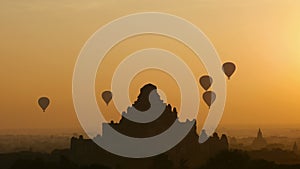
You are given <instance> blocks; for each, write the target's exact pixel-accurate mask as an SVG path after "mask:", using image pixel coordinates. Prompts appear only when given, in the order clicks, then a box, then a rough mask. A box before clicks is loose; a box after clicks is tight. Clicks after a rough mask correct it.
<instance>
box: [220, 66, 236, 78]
mask: <svg viewBox="0 0 300 169" xmlns="http://www.w3.org/2000/svg"><path fill="white" fill-rule="evenodd" d="M235 69H236V66H235V64H234V63H232V62H226V63H224V64H223V71H224V73H225V75H226V76H227V77H228V79H230V77H231V76H232V74H233V73H234V71H235Z"/></svg>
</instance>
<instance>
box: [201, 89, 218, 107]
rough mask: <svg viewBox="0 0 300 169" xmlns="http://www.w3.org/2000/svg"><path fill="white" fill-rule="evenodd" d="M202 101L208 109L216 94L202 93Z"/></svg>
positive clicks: (210, 92) (211, 92)
mask: <svg viewBox="0 0 300 169" xmlns="http://www.w3.org/2000/svg"><path fill="white" fill-rule="evenodd" d="M203 100H204V101H205V103H206V104H207V106H208V107H209V108H210V106H211V105H212V104H213V103H214V102H215V100H216V93H215V92H213V91H207V92H205V93H203Z"/></svg>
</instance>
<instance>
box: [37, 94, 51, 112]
mask: <svg viewBox="0 0 300 169" xmlns="http://www.w3.org/2000/svg"><path fill="white" fill-rule="evenodd" d="M38 103H39V105H40V107H41V108H42V109H43V112H45V110H46V109H47V107H48V106H49V104H50V100H49V99H48V98H47V97H41V98H39V100H38Z"/></svg>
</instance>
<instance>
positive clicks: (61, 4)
mask: <svg viewBox="0 0 300 169" xmlns="http://www.w3.org/2000/svg"><path fill="white" fill-rule="evenodd" d="M146 11H157V12H167V13H171V14H174V15H178V16H180V17H182V18H185V19H187V20H188V21H190V22H192V23H193V24H195V25H196V26H198V27H199V28H200V29H201V30H202V31H203V32H204V33H205V34H206V35H207V36H208V37H209V38H210V40H211V41H212V42H213V44H214V45H215V47H216V49H217V51H218V53H219V55H220V58H221V60H222V61H234V62H235V63H236V64H237V65H238V70H237V72H236V74H235V75H234V77H233V78H232V80H230V81H229V82H228V96H227V97H228V98H227V102H226V108H225V112H224V115H223V119H222V121H221V124H220V126H232V125H237V126H253V127H256V128H258V127H260V126H263V125H272V126H282V125H283V126H296V127H297V126H298V127H300V106H299V103H298V100H299V99H298V98H300V78H299V77H300V20H299V18H300V2H299V1H297V0H289V1H285V0H278V1H270V0H248V1H243V2H241V1H239V0H228V1H226V2H225V1H218V0H190V1H175V0H165V1H160V0H154V1H151V2H150V1H144V0H124V1H121V2H119V1H116V0H101V1H98V0H90V1H85V0H77V1H73V0H60V1H58V0H55V1H50V0H47V1H38V0H28V1H26V2H25V1H21V0H15V1H11V0H0V25H1V26H0V30H1V31H0V66H1V71H0V77H1V88H0V91H1V95H0V103H1V104H0V105H1V106H0V119H1V123H0V129H18V128H79V127H80V125H79V123H78V120H77V117H76V114H75V112H74V108H73V103H72V93H71V92H72V74H73V69H74V65H75V62H76V59H77V56H78V54H79V51H80V49H81V47H82V46H83V44H84V43H85V41H86V40H87V39H88V38H89V37H90V36H91V35H92V34H93V33H94V32H95V31H96V30H97V29H98V28H100V27H101V26H102V25H104V24H106V23H108V22H110V21H112V20H113V19H116V18H118V17H121V16H124V15H127V14H131V13H135V12H146ZM149 47H160V48H163V49H167V50H170V51H172V52H174V53H175V54H177V55H179V56H180V57H181V58H182V59H184V60H185V61H186V62H187V64H188V65H189V66H190V67H191V69H192V70H193V72H194V74H195V76H201V75H202V74H204V73H205V70H204V69H203V67H202V65H201V63H199V62H195V60H194V57H195V56H193V54H192V52H191V51H189V50H188V49H186V48H185V47H184V46H183V45H182V44H180V43H179V42H177V41H175V40H173V39H169V38H165V37H160V36H154V35H145V36H139V37H134V38H130V39H127V40H126V41H124V42H122V43H121V44H119V45H117V46H116V47H115V48H114V49H113V50H112V51H111V52H110V53H109V54H108V55H107V58H106V60H105V61H107V62H110V63H113V65H115V64H117V63H118V61H120V60H121V59H122V58H124V57H125V56H126V55H128V54H129V53H131V52H134V51H136V50H138V49H142V48H149ZM112 70H113V66H111V67H105V66H103V67H101V68H100V69H99V71H98V76H97V79H96V89H95V91H96V92H98V93H100V91H102V90H106V89H108V88H109V86H110V78H111V72H112ZM154 75H155V76H154ZM156 76H158V77H159V78H157V77H156ZM197 78H198V77H197ZM103 79H105V80H104V81H105V83H102V81H103ZM157 79H166V80H169V81H172V79H171V78H170V77H167V75H165V74H163V73H161V72H157V71H148V72H142V73H140V74H139V75H138V76H137V77H136V78H135V79H134V81H133V82H132V85H131V88H130V92H131V96H132V98H131V99H132V100H134V97H135V96H136V95H137V94H138V88H139V87H141V85H142V84H144V83H147V82H148V81H150V82H153V83H154V84H156V85H158V87H159V88H161V89H162V90H164V92H165V93H166V95H167V97H168V101H169V103H171V104H172V105H175V106H178V104H179V101H180V98H178V97H176V92H177V94H178V93H179V91H178V89H177V88H176V85H175V83H174V82H172V83H168V84H169V85H171V86H172V87H168V85H166V84H167V82H164V81H161V80H159V81H158V80H157ZM169 81H168V82H169ZM172 92H175V94H173V95H172V94H171V93H172ZM201 92H202V90H201ZM40 96H48V97H50V98H51V100H52V102H51V105H50V107H49V108H48V109H47V112H46V113H43V112H42V111H41V110H40V109H39V107H38V106H37V99H38V97H40ZM99 105H100V107H101V110H103V111H104V114H105V115H106V117H107V118H112V119H116V118H117V117H116V116H115V115H114V114H113V113H111V112H108V111H109V110H113V107H112V106H109V107H105V106H104V104H103V102H102V101H101V100H100V97H99ZM201 105H202V107H201V108H200V113H201V115H203V116H204V115H205V112H207V108H206V106H205V105H204V104H203V103H202V102H201ZM200 119H203V118H200ZM200 119H199V121H201V120H200Z"/></svg>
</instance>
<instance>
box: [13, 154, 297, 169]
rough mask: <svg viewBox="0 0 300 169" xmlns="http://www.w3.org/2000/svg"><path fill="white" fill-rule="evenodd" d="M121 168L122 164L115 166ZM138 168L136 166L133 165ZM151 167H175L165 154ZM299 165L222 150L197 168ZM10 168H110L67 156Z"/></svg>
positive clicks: (261, 168)
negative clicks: (70, 158)
mask: <svg viewBox="0 0 300 169" xmlns="http://www.w3.org/2000/svg"><path fill="white" fill-rule="evenodd" d="M188 162H189V161H182V162H181V165H180V167H179V168H180V169H189V168H188V167H187V165H186V164H187V163H188ZM115 168H116V169H122V166H118V165H117V167H115ZM135 168H138V166H135ZM150 168H151V169H175V168H174V167H173V165H172V162H171V161H170V160H168V158H167V156H166V155H159V156H157V157H155V158H154V160H153V165H152V166H151V167H150ZM299 168H300V164H299V165H280V164H276V163H274V162H269V161H266V160H253V159H252V158H250V157H249V155H248V153H247V152H244V151H238V150H231V151H223V152H221V153H219V154H218V155H216V156H215V157H214V158H211V159H210V160H208V161H207V163H206V164H205V165H203V166H199V168H198V169H299ZM10 169H110V168H109V167H106V166H102V165H99V164H97V165H96V164H95V165H89V166H79V165H77V164H75V163H74V162H72V161H70V160H69V159H68V158H66V157H64V156H61V157H60V159H59V160H58V161H55V162H54V161H53V162H51V161H47V162H46V161H44V160H43V159H42V158H35V159H18V160H17V161H15V163H14V164H13V165H12V166H11V167H10Z"/></svg>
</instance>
